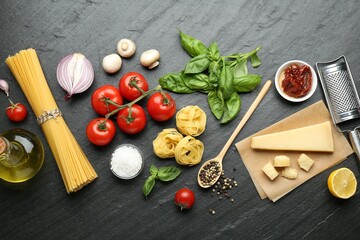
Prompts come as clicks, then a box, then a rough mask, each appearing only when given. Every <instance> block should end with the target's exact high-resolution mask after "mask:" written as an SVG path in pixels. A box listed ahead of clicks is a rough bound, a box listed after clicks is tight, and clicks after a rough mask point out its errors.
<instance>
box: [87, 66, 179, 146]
mask: <svg viewBox="0 0 360 240" xmlns="http://www.w3.org/2000/svg"><path fill="white" fill-rule="evenodd" d="M148 88H149V85H148V82H147V80H146V79H145V77H144V76H143V75H141V74H140V73H138V72H128V73H126V74H125V75H124V76H122V77H121V79H120V81H119V87H118V88H116V87H114V86H112V85H104V86H101V87H99V88H98V89H96V90H95V91H94V93H93V95H92V97H91V105H92V107H93V109H94V110H95V112H96V113H98V114H100V115H102V116H103V117H100V118H96V119H93V120H91V121H90V123H89V124H88V126H87V128H86V135H87V137H88V139H89V141H90V142H92V143H93V144H95V145H98V146H104V145H107V144H109V143H110V142H111V141H112V139H113V138H114V137H115V133H116V127H115V124H114V122H113V120H111V119H110V118H111V117H115V120H116V123H117V125H118V126H119V128H120V130H121V131H122V132H124V133H126V134H137V133H139V132H141V131H142V130H144V128H145V126H146V122H147V119H146V114H145V110H144V108H143V107H141V106H140V105H138V104H137V102H139V101H140V100H142V99H143V98H146V97H147V96H150V97H149V98H148V100H147V104H146V109H147V112H148V113H149V115H150V117H151V118H152V119H154V120H156V121H167V120H169V119H170V118H172V117H173V116H174V114H175V112H176V103H175V100H174V99H173V98H172V97H171V96H170V95H169V94H168V93H165V92H163V91H162V89H161V87H160V86H157V87H155V88H152V89H150V90H149V89H148ZM124 99H125V100H127V101H128V102H127V103H124Z"/></svg>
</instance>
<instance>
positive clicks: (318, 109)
mask: <svg viewBox="0 0 360 240" xmlns="http://www.w3.org/2000/svg"><path fill="white" fill-rule="evenodd" d="M325 121H330V123H331V126H332V135H333V140H334V152H333V153H315V152H292V151H267V150H253V149H251V147H250V143H251V138H252V137H253V136H257V135H263V134H269V133H274V132H280V131H285V130H290V129H294V128H300V127H305V126H309V125H313V124H318V123H322V122H325ZM235 146H236V148H237V149H238V151H239V154H240V157H241V159H242V160H243V162H244V164H245V166H246V168H247V170H248V172H249V174H250V176H251V178H252V180H253V182H254V185H255V187H256V189H257V191H258V193H259V195H260V197H261V198H262V199H264V198H266V197H268V198H269V199H270V200H271V201H274V202H275V201H277V200H278V199H280V198H281V197H283V196H285V195H286V194H287V193H289V192H290V191H292V190H293V189H295V188H296V187H298V186H300V185H301V184H302V183H304V182H306V181H307V180H309V179H310V178H312V177H314V176H315V175H317V174H319V173H320V172H322V171H324V170H326V169H328V168H330V167H332V166H334V165H335V164H338V163H340V162H341V161H343V160H344V159H346V157H347V156H349V155H350V154H352V153H353V150H352V148H351V146H350V144H349V142H348V141H347V139H346V138H345V136H344V134H342V133H339V132H337V131H336V128H335V126H334V125H333V123H332V121H331V117H330V113H329V111H328V110H327V108H326V106H325V104H324V102H323V101H319V102H317V103H314V104H312V105H311V106H309V107H307V108H305V109H303V110H301V111H299V112H297V113H295V114H293V115H291V116H289V117H287V118H285V119H283V120H281V121H280V122H278V123H275V124H274V125H272V126H270V127H268V128H265V129H263V130H261V131H260V132H258V133H256V134H254V135H252V136H250V137H248V138H246V139H244V140H242V141H240V142H238V143H236V144H235ZM301 153H305V154H306V155H308V156H309V157H310V158H312V159H313V160H314V161H315V163H314V165H313V166H312V168H311V169H310V171H309V172H306V171H304V170H302V169H301V168H300V167H299V165H298V164H297V159H298V157H299V156H300V154H301ZM276 155H287V156H288V157H290V159H291V167H293V168H296V169H297V170H298V177H297V178H296V179H294V180H289V179H286V178H284V177H282V176H281V168H280V169H278V172H279V176H278V177H277V178H276V179H274V180H273V181H271V180H270V179H269V178H268V177H267V176H266V175H265V174H264V172H263V171H262V170H261V169H262V167H263V166H264V165H265V164H266V163H267V162H269V161H270V160H272V159H274V157H275V156H276Z"/></svg>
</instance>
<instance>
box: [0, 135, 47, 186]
mask: <svg viewBox="0 0 360 240" xmlns="http://www.w3.org/2000/svg"><path fill="white" fill-rule="evenodd" d="M43 162H44V147H43V145H42V143H41V141H40V139H39V138H38V137H37V136H36V135H34V134H33V133H31V132H29V131H26V130H24V129H11V130H9V131H6V132H3V133H1V134H0V178H1V179H3V180H5V181H7V182H12V183H20V182H24V181H26V180H29V179H30V178H32V177H33V176H35V175H36V173H38V171H39V170H40V168H41V166H42V164H43Z"/></svg>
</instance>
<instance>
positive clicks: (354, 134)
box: [349, 129, 360, 162]
mask: <svg viewBox="0 0 360 240" xmlns="http://www.w3.org/2000/svg"><path fill="white" fill-rule="evenodd" d="M349 138H350V142H351V145H352V147H353V149H354V152H355V154H356V155H357V157H358V160H359V162H360V133H359V131H358V130H356V129H355V130H353V131H350V132H349Z"/></svg>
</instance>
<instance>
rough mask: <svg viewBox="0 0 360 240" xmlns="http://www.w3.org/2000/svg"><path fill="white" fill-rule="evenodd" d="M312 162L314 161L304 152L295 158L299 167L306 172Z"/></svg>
mask: <svg viewBox="0 0 360 240" xmlns="http://www.w3.org/2000/svg"><path fill="white" fill-rule="evenodd" d="M314 162H315V161H314V160H312V159H311V158H310V157H308V156H307V155H306V154H304V153H303V154H301V155H300V157H299V158H298V160H297V163H298V164H299V166H300V168H302V169H304V170H305V171H307V172H308V171H309V170H310V168H311V167H312V165H313V164H314Z"/></svg>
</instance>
